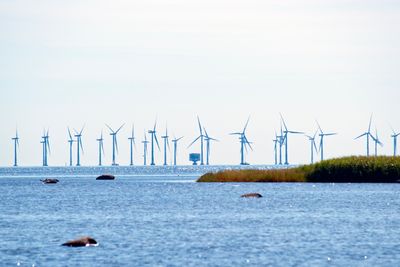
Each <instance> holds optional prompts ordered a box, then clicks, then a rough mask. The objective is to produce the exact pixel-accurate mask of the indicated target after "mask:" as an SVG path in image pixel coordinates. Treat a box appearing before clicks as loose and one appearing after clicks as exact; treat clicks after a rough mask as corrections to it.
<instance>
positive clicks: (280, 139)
mask: <svg viewBox="0 0 400 267" xmlns="http://www.w3.org/2000/svg"><path fill="white" fill-rule="evenodd" d="M277 139H278V140H279V165H282V147H283V145H284V144H285V140H284V138H283V130H282V121H281V135H278V136H277Z"/></svg>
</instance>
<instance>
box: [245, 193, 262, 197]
mask: <svg viewBox="0 0 400 267" xmlns="http://www.w3.org/2000/svg"><path fill="white" fill-rule="evenodd" d="M240 197H246V198H248V197H254V198H260V197H263V196H262V195H261V194H259V193H249V194H244V195H241V196H240Z"/></svg>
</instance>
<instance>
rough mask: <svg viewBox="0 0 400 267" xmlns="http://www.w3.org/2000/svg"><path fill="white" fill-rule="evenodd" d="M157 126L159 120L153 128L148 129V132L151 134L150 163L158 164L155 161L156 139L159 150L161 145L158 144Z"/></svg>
mask: <svg viewBox="0 0 400 267" xmlns="http://www.w3.org/2000/svg"><path fill="white" fill-rule="evenodd" d="M156 127H157V120H156V122H155V123H154V127H153V130H149V131H148V133H149V134H151V163H150V165H156V164H155V163H154V141H156V144H157V147H158V151H160V145H159V144H158V139H157V131H156Z"/></svg>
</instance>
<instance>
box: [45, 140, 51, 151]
mask: <svg viewBox="0 0 400 267" xmlns="http://www.w3.org/2000/svg"><path fill="white" fill-rule="evenodd" d="M45 142H46V147H47V149H48V150H49V154H51V149H50V141H49V139H48V138H47V141H45Z"/></svg>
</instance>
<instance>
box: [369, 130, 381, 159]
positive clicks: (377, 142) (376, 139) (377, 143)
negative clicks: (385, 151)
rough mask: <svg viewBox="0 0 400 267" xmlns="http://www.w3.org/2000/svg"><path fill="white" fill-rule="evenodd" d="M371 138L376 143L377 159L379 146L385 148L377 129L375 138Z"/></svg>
mask: <svg viewBox="0 0 400 267" xmlns="http://www.w3.org/2000/svg"><path fill="white" fill-rule="evenodd" d="M371 138H372V140H373V141H374V143H375V157H377V156H378V145H380V146H383V144H382V142H381V140H379V137H378V130H377V129H375V136H373V135H371Z"/></svg>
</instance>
